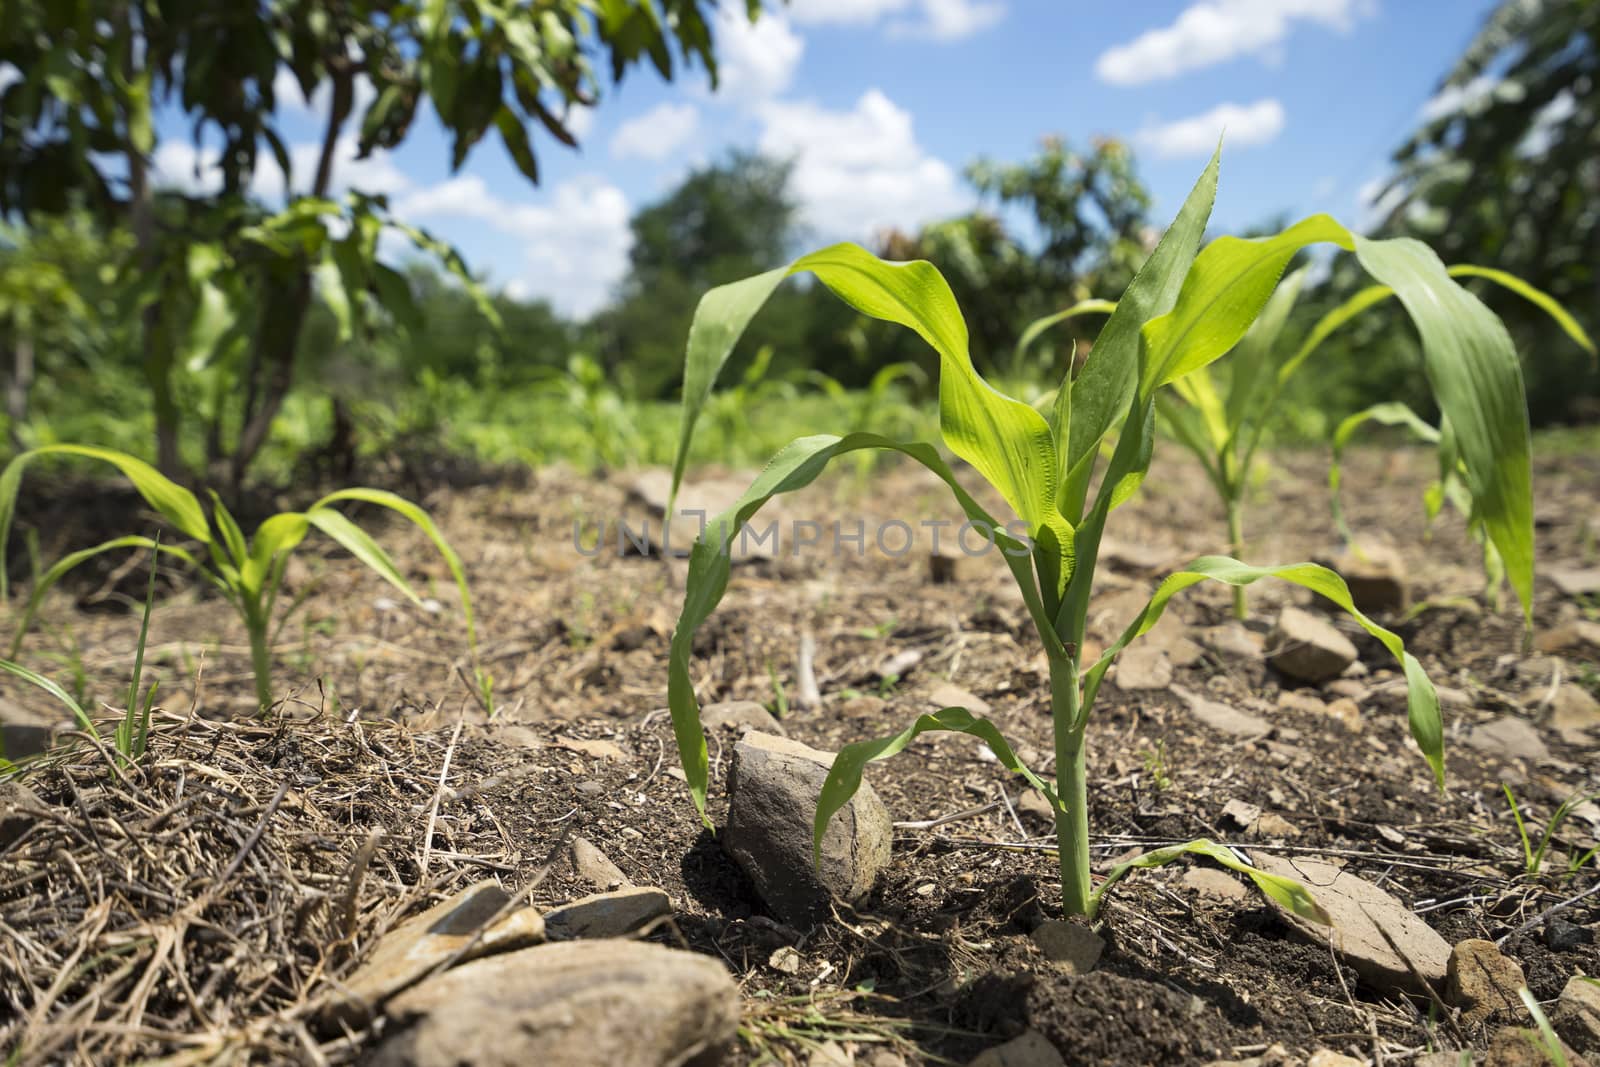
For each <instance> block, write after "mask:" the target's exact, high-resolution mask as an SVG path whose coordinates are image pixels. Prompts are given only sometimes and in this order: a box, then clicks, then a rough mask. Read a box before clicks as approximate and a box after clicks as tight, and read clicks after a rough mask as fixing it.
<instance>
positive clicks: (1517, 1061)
mask: <svg viewBox="0 0 1600 1067" xmlns="http://www.w3.org/2000/svg"><path fill="white" fill-rule="evenodd" d="M1565 1044H1566V1042H1562V1045H1563V1046H1565ZM1562 1051H1563V1052H1564V1053H1566V1058H1567V1067H1584V1064H1585V1063H1586V1062H1587V1061H1585V1060H1581V1059H1576V1058H1575V1057H1576V1056H1577V1053H1575V1052H1573V1051H1572V1050H1571V1049H1567V1048H1565V1047H1563V1049H1562ZM1555 1062H1556V1061H1555V1060H1554V1059H1552V1058H1551V1057H1550V1054H1549V1053H1547V1052H1546V1051H1545V1050H1544V1037H1543V1036H1542V1035H1541V1034H1540V1033H1539V1031H1537V1030H1535V1029H1533V1028H1532V1027H1522V1026H1504V1027H1501V1028H1500V1029H1499V1030H1496V1031H1495V1034H1494V1037H1492V1038H1491V1039H1490V1040H1489V1053H1488V1055H1486V1056H1485V1057H1484V1058H1483V1067H1550V1065H1552V1064H1554V1063H1555Z"/></svg>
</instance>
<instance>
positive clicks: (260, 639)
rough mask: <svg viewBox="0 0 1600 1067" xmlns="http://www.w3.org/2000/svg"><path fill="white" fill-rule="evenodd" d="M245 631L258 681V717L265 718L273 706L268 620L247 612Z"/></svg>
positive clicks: (251, 667)
mask: <svg viewBox="0 0 1600 1067" xmlns="http://www.w3.org/2000/svg"><path fill="white" fill-rule="evenodd" d="M244 626H245V629H246V630H248V631H249V633H250V669H251V670H252V671H253V672H254V674H255V679H256V715H257V716H258V717H265V716H266V714H267V709H268V708H269V707H271V706H272V646H271V644H270V643H268V641H267V620H266V618H265V617H264V616H263V615H262V614H261V613H260V612H259V611H255V610H252V609H249V608H246V610H245V616H244Z"/></svg>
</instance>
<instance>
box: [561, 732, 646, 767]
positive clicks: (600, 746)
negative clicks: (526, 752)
mask: <svg viewBox="0 0 1600 1067" xmlns="http://www.w3.org/2000/svg"><path fill="white" fill-rule="evenodd" d="M550 743H551V744H552V745H555V746H556V747H557V748H564V749H566V750H567V751H568V752H577V753H579V754H580V755H584V756H588V757H590V758H591V759H603V760H614V761H616V762H618V763H622V762H625V761H626V760H627V758H628V754H627V753H626V752H624V751H622V749H621V748H619V747H618V746H617V744H616V742H614V741H607V740H605V739H603V738H600V739H595V740H590V739H588V738H585V737H557V738H553V739H551V742H550Z"/></svg>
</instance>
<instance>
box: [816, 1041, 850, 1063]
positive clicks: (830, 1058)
mask: <svg viewBox="0 0 1600 1067" xmlns="http://www.w3.org/2000/svg"><path fill="white" fill-rule="evenodd" d="M855 1064H856V1058H855V1055H854V1054H853V1053H851V1052H848V1051H846V1050H845V1047H844V1046H843V1045H841V1044H839V1042H837V1041H824V1042H823V1043H822V1044H820V1045H818V1046H817V1047H816V1048H814V1049H812V1050H811V1055H809V1056H807V1057H806V1067H855Z"/></svg>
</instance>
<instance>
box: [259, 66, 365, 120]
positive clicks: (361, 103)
mask: <svg viewBox="0 0 1600 1067" xmlns="http://www.w3.org/2000/svg"><path fill="white" fill-rule="evenodd" d="M353 89H354V93H353V94H352V96H353V99H352V100H351V107H350V114H351V115H352V116H354V118H355V120H356V121H360V119H361V116H363V115H365V114H366V113H367V108H368V106H369V105H371V103H372V102H373V101H374V100H376V99H377V98H378V90H377V87H376V86H374V85H373V84H372V79H370V78H368V77H367V76H366V75H365V74H357V75H356V78H355V84H354V86H353ZM272 98H273V100H274V101H275V102H276V103H277V105H278V109H279V110H280V111H297V112H301V113H304V114H309V115H316V116H318V117H319V118H322V119H324V120H326V118H327V116H328V111H329V105H330V101H331V100H332V99H333V82H331V81H329V80H328V79H326V78H324V79H323V80H322V81H321V82H319V83H318V84H317V87H316V89H314V90H313V91H312V93H311V99H310V100H307V99H306V97H305V94H304V93H302V92H301V91H300V82H299V81H298V80H296V78H295V76H294V75H293V74H291V73H289V69H288V68H287V67H279V68H278V73H277V74H275V75H273V77H272Z"/></svg>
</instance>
